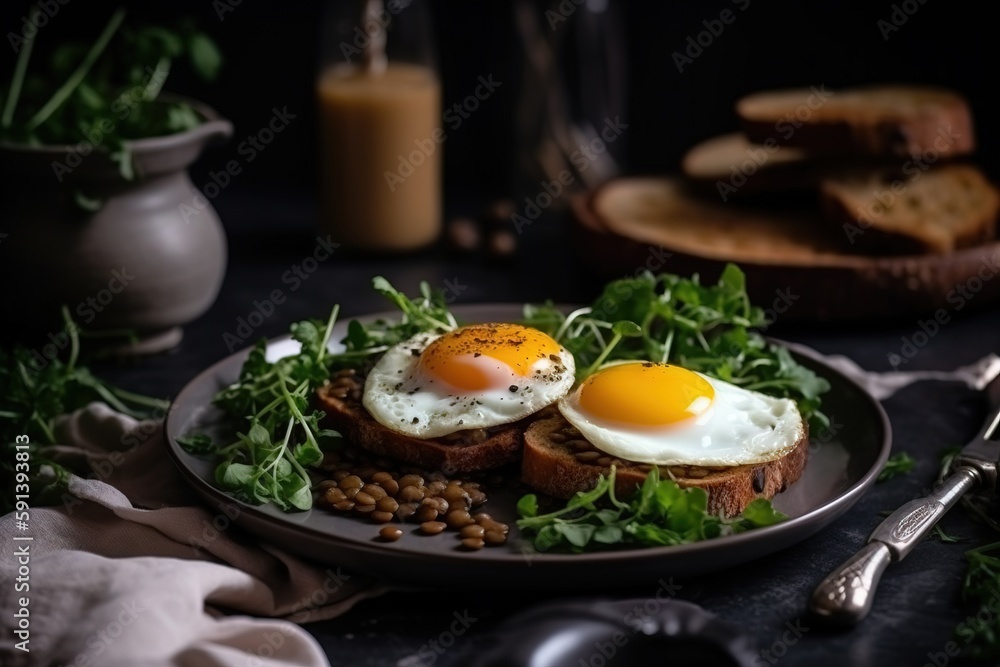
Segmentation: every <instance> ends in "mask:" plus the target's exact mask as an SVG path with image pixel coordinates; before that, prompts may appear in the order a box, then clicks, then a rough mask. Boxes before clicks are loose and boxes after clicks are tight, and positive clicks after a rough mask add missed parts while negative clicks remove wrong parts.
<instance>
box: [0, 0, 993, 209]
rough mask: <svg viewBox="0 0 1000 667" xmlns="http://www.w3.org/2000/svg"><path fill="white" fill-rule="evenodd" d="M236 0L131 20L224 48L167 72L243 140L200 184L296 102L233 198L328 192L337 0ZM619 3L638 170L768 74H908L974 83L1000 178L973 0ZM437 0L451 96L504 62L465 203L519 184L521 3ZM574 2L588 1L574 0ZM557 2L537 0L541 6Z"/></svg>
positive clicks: (983, 155) (49, 33)
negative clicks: (330, 28)
mask: <svg viewBox="0 0 1000 667" xmlns="http://www.w3.org/2000/svg"><path fill="white" fill-rule="evenodd" d="M230 1H235V0H217V1H216V2H214V3H213V2H210V1H208V0H175V1H172V2H170V3H151V2H138V1H132V2H125V3H124V4H125V5H126V6H128V7H129V9H130V15H129V18H128V19H127V20H129V21H138V20H148V21H154V22H159V21H164V22H170V21H171V20H174V19H176V18H177V17H180V16H194V17H196V18H197V19H198V20H199V22H200V24H201V26H202V28H203V29H204V30H205V31H206V32H208V33H209V34H210V35H211V36H212V37H214V38H215V39H216V40H217V42H218V43H219V45H220V46H221V49H222V52H223V54H224V55H225V58H226V62H225V66H224V69H223V71H222V74H221V76H220V78H219V80H218V81H217V82H216V83H214V84H205V83H202V82H200V81H198V80H196V79H194V78H193V77H191V76H190V73H189V72H188V71H187V70H186V69H184V68H180V67H175V68H174V72H173V73H172V74H171V78H170V79H169V81H168V83H167V88H168V89H171V90H174V91H179V92H183V93H184V94H187V95H190V96H192V97H196V98H199V99H202V100H204V101H205V102H207V103H208V104H210V105H211V106H213V107H215V108H216V109H217V110H218V111H219V112H221V113H222V114H223V115H224V116H226V117H227V118H229V119H231V120H232V121H233V122H234V124H235V126H236V133H235V135H234V138H233V140H232V141H231V142H229V143H228V144H227V145H224V146H222V147H219V148H216V149H215V150H214V151H212V152H210V153H209V154H208V155H207V156H206V157H205V158H203V159H202V160H200V161H199V162H198V164H197V165H196V166H195V167H194V169H193V170H192V175H193V178H194V181H195V183H196V184H198V185H202V184H204V182H206V179H207V177H208V172H209V171H211V170H218V169H219V167H221V166H222V165H224V164H225V162H226V161H227V160H229V159H233V158H236V157H238V155H237V153H236V150H237V146H238V145H239V142H240V141H242V140H243V139H244V138H246V136H247V135H248V134H250V133H252V132H253V133H255V132H256V131H257V130H259V129H260V128H262V127H264V125H265V124H266V122H267V121H268V119H269V118H270V116H271V113H272V111H271V110H272V108H274V107H277V108H279V109H280V108H283V107H287V108H288V111H289V112H291V113H295V114H298V117H297V118H296V119H295V121H294V122H293V123H292V124H291V125H290V127H289V128H288V129H287V130H285V131H284V132H283V133H282V134H281V135H279V137H278V138H277V139H276V140H275V141H274V142H273V143H272V144H271V145H269V146H268V147H267V150H266V151H265V152H264V153H262V154H261V155H260V157H259V158H258V159H257V160H255V161H254V162H253V163H252V164H249V165H246V169H245V170H244V172H243V173H241V174H240V175H239V177H238V179H237V182H235V183H234V187H232V188H227V189H225V190H224V191H223V193H222V194H221V195H220V196H219V198H220V199H225V198H228V197H234V196H238V195H239V193H240V192H241V191H246V190H253V191H256V192H260V191H262V190H264V191H275V192H277V191H283V192H289V191H291V192H295V193H296V194H298V193H314V192H315V191H316V188H317V187H318V184H317V176H316V175H317V169H316V166H317V161H318V157H317V152H316V114H315V99H314V95H313V81H314V77H315V75H316V71H317V68H318V65H319V57H318V53H319V45H320V40H321V37H322V36H321V34H320V33H321V29H320V24H321V16H322V13H323V8H324V3H321V2H292V1H290V0H285V1H283V2H275V1H273V0H242V1H240V2H239V4H237V5H236V6H235V7H232V8H231V11H225V12H222V13H221V14H220V12H219V9H218V8H219V7H220V6H228V5H227V3H228V2H230ZM335 1H336V0H335ZM340 1H341V2H343V1H347V2H351V1H352V0H340ZM415 1H416V2H423V1H425V0H415ZM591 1H592V4H595V5H596V4H602V3H601V2H593V0H591ZM53 2H55V0H53ZM609 2H610V12H609V13H604V14H600V15H598V17H597V19H596V21H597V22H598V23H600V24H602V25H604V26H605V29H606V30H607V31H608V34H609V35H610V36H611V38H612V42H613V43H615V42H616V43H618V44H620V46H621V48H622V51H623V53H624V58H625V61H626V62H627V63H628V74H629V78H628V81H627V86H626V90H627V95H626V98H625V99H623V100H616V101H614V102H615V103H617V104H620V105H621V106H622V108H624V109H625V110H626V111H625V113H624V114H623V118H622V120H623V121H625V122H627V123H628V124H629V130H628V133H627V136H626V137H625V139H626V142H624V143H623V144H622V145H621V146H616V149H619V148H620V149H622V150H624V156H623V157H624V168H625V169H626V170H627V171H629V172H633V173H635V172H665V171H672V170H676V168H677V165H678V161H679V159H680V156H681V155H682V154H683V151H684V150H685V149H686V148H688V147H689V146H691V145H693V144H694V143H696V142H697V141H699V140H701V139H704V138H706V137H708V136H711V135H713V134H718V133H721V132H724V131H730V130H733V129H735V128H736V121H735V118H734V116H733V113H732V106H733V102H734V101H735V100H736V99H737V98H738V97H739V96H740V95H742V94H745V93H748V92H751V91H754V90H758V89H761V88H767V87H783V86H809V85H820V84H823V85H825V86H827V87H832V88H837V87H843V86H850V85H856V84H864V83H877V82H893V81H898V82H923V83H933V84H940V85H944V86H948V87H952V88H954V89H956V90H958V91H960V92H961V93H963V94H965V95H966V96H968V98H969V99H970V101H971V103H972V107H973V110H974V114H975V120H976V129H977V133H978V137H979V145H980V151H979V153H980V155H979V157H980V159H981V161H982V162H983V163H984V164H985V166H986V167H987V170H988V171H989V172H990V173H991V174H992V175H993V176H996V173H997V167H998V164H1000V163H998V158H997V154H998V151H997V142H998V136H997V131H996V129H995V126H994V125H993V124H991V123H990V122H989V119H990V118H991V117H992V115H993V113H992V111H991V103H992V99H993V97H992V96H993V88H994V86H995V84H994V78H995V77H994V76H993V75H992V74H991V71H992V69H993V67H994V66H995V64H996V63H997V50H996V25H995V23H994V22H993V21H992V20H990V17H989V15H986V14H983V12H984V11H985V10H981V9H979V7H978V6H977V5H975V4H973V3H971V2H947V3H946V2H938V1H934V0H929V1H927V0H925V4H920V2H918V0H909V1H908V2H907V3H902V4H906V8H905V9H909V10H910V11H912V12H913V13H912V16H908V18H907V20H906V22H905V24H903V25H902V26H901V27H900V28H899V30H895V31H893V32H891V34H889V36H888V39H884V38H883V34H882V31H881V30H880V28H879V26H878V21H879V20H880V19H884V20H888V19H889V18H890V15H891V14H892V13H893V8H894V6H895V7H899V8H900V9H903V7H902V4H901V3H898V2H897V3H892V2H888V1H881V0H880V1H876V2H872V1H856V2H767V3H765V2H763V0H741V1H740V2H739V3H738V4H737V3H735V2H730V1H729V0H726V1H724V2H720V1H719V0H710V1H702V2H693V1H689V2H669V3H665V2H654V1H641V0H628V1H622V0H609ZM119 4H122V3H115V2H106V1H103V0H102V1H92V0H71V1H70V2H68V3H67V4H66V5H60V6H59V12H58V14H57V15H56V16H55V17H54V18H53V19H52V20H51V21H50V22H49V24H48V25H46V26H45V27H44V28H43V29H42V32H41V35H40V37H39V41H38V42H37V43H36V54H35V56H34V57H37V56H38V54H40V53H44V51H45V49H46V47H47V46H50V45H51V44H53V43H55V42H57V41H58V40H59V39H60V38H63V37H66V36H70V35H74V36H82V37H88V36H89V37H90V38H93V37H95V36H96V35H97V33H98V32H99V31H100V29H101V27H102V26H103V25H104V23H105V21H106V20H107V18H108V16H109V15H110V14H111V12H112V11H113V9H114V8H115V7H116V6H118V5H119ZM431 4H432V8H433V15H434V20H435V24H436V32H437V44H438V51H439V53H438V56H439V58H438V64H439V67H440V71H441V74H442V80H443V84H444V91H443V98H444V99H443V103H444V105H445V107H448V106H450V105H451V104H453V103H454V102H457V101H459V100H461V99H462V98H464V97H465V96H467V95H468V94H470V93H471V92H472V90H473V89H474V88H475V86H476V79H477V77H478V76H479V75H487V74H490V73H492V74H493V75H494V78H495V79H496V80H499V81H501V82H502V84H503V85H502V86H501V87H500V88H499V89H498V91H497V93H496V94H495V96H494V97H491V98H490V99H489V100H487V101H486V102H485V103H483V104H482V105H481V107H480V109H479V110H477V111H476V112H475V113H473V114H472V115H471V117H470V118H469V119H468V120H467V121H466V122H464V123H463V125H462V126H461V128H459V129H458V130H457V131H455V132H453V133H451V134H450V136H449V140H448V141H447V142H446V144H445V165H446V168H445V169H446V174H445V175H446V192H447V193H448V196H447V199H448V201H449V202H450V203H451V204H452V208H454V206H455V204H456V202H476V203H478V202H480V201H485V200H487V199H488V198H491V197H494V196H498V195H507V194H512V193H514V190H513V189H516V188H515V185H514V184H513V183H512V179H511V176H512V173H513V171H514V162H513V151H514V149H515V147H516V142H515V130H514V109H515V103H516V99H517V96H518V93H519V89H518V86H519V80H520V76H519V72H520V71H521V69H520V68H521V65H522V63H521V58H520V47H519V44H518V41H517V40H516V39H515V36H514V31H513V26H514V21H513V10H512V4H511V3H510V2H503V1H501V2H494V1H485V0H432V2H431ZM556 4H558V3H556ZM565 4H566V6H570V7H572V6H574V5H573V4H572V2H571V0H566V2H565ZM545 6H546V5H545V4H544V3H542V2H539V3H538V7H539V12H541V11H543V8H544V7H545ZM742 6H745V7H746V9H745V10H744V11H741V10H740V7H742ZM727 8H728V9H731V10H732V11H733V12H734V14H735V15H736V19H735V21H733V22H732V23H731V24H730V25H727V26H725V27H724V30H723V32H722V33H721V34H720V35H719V36H718V37H714V38H713V41H712V43H711V44H710V45H709V46H708V47H707V48H706V49H705V50H704V53H702V54H701V55H700V56H698V57H697V58H695V59H694V62H693V63H689V64H687V65H686V66H685V67H684V71H683V72H678V70H677V66H676V65H675V63H674V60H673V58H672V54H673V53H674V52H675V51H681V52H683V50H684V49H685V48H687V46H688V42H687V39H688V37H697V35H698V33H699V32H702V31H704V30H705V26H704V25H703V23H702V22H703V21H706V20H713V19H717V18H718V17H719V15H720V13H721V12H722V11H723V10H724V9H727ZM914 9H916V11H913V10H914ZM26 11H27V3H25V2H21V1H19V0H12V1H10V2H5V3H3V8H2V9H0V12H2V14H0V17H2V25H3V26H4V34H5V36H6V34H7V33H8V32H9V31H11V30H14V31H17V30H18V29H19V27H20V25H21V17H22V16H23V15H24V14H25V13H26ZM405 11H406V10H404V13H403V14H401V16H402V17H403V18H404V19H405ZM584 11H585V9H584V8H581V9H580V10H579V11H578V12H574V13H573V14H572V15H570V17H569V19H568V20H567V21H565V22H560V23H559V24H558V26H557V31H559V32H561V33H562V32H565V34H566V39H572V34H573V32H574V31H575V30H576V26H577V23H576V22H577V21H579V19H580V16H582V14H583V13H584ZM220 16H221V18H220ZM543 27H546V28H547V25H545V24H544V23H543ZM5 41H6V40H5ZM579 48H581V49H586V48H588V45H587V44H581V45H579ZM13 62H14V53H13V51H12V50H11V49H0V75H2V76H0V79H3V80H6V79H8V78H9V73H10V71H11V70H12V68H13ZM217 203H218V202H217Z"/></svg>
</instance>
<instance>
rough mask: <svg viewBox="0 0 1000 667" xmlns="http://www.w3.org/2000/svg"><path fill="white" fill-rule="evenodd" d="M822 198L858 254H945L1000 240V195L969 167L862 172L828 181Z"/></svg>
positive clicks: (822, 190)
mask: <svg viewBox="0 0 1000 667" xmlns="http://www.w3.org/2000/svg"><path fill="white" fill-rule="evenodd" d="M820 197H821V200H822V204H823V208H824V210H825V211H826V213H827V216H828V217H829V218H830V219H831V220H833V221H835V222H837V223H838V224H840V225H841V226H842V227H843V230H844V232H845V233H846V236H847V238H848V239H849V240H850V241H851V242H852V243H853V244H855V245H856V246H857V247H858V248H863V249H865V250H868V251H876V252H882V253H894V254H919V253H937V254H944V253H949V252H952V251H954V250H957V249H959V248H965V247H969V246H973V245H977V244H979V243H981V242H983V241H986V240H988V239H992V238H995V236H996V222H997V213H998V211H1000V193H998V191H997V189H996V188H995V187H994V186H993V185H992V184H991V183H990V182H989V181H988V180H987V179H986V177H985V176H984V175H983V173H982V172H981V171H979V169H977V168H976V167H974V166H972V165H969V164H946V165H942V166H940V167H936V168H932V169H929V170H927V171H924V172H922V171H919V170H918V169H916V168H914V169H913V170H912V173H907V172H899V171H895V170H874V171H867V170H859V171H856V172H855V173H853V174H852V175H848V176H841V177H838V178H831V179H826V180H824V181H823V182H822V183H821V184H820Z"/></svg>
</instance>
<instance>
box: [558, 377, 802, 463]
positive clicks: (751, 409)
mask: <svg viewBox="0 0 1000 667" xmlns="http://www.w3.org/2000/svg"><path fill="white" fill-rule="evenodd" d="M699 375H701V374H700V373H699ZM701 377H703V378H705V380H707V381H708V383H709V384H711V385H712V387H713V388H714V389H715V400H714V401H713V403H712V406H711V407H710V408H709V409H708V410H707V411H706V412H705V413H703V414H701V415H699V416H698V417H697V418H692V419H688V420H685V421H682V422H678V423H676V424H672V425H670V426H666V427H648V426H637V425H634V424H624V423H613V422H611V421H608V420H603V419H599V418H594V417H593V416H591V415H588V414H587V412H586V410H584V409H583V408H582V407H581V406H580V395H579V391H575V392H573V393H572V394H570V395H568V396H566V397H565V398H563V399H561V400H560V401H559V411H560V412H561V413H562V415H563V417H565V418H566V421H568V422H569V423H571V424H572V425H573V426H575V427H576V428H577V430H579V431H580V434H581V435H583V437H584V438H586V439H587V440H588V441H589V442H590V443H591V444H592V445H594V447H596V448H597V449H600V450H601V451H603V452H605V453H607V454H610V455H611V456H615V457H618V458H620V459H623V460H626V461H634V462H637V463H650V464H655V465H693V466H711V467H730V466H738V465H746V464H750V463H765V462H767V461H774V460H776V459H779V458H781V457H782V456H784V455H786V454H787V453H788V452H790V451H791V450H792V449H794V447H795V444H796V443H797V442H798V441H799V440H800V439H801V438H802V436H803V434H804V429H805V425H804V423H803V421H802V416H801V415H800V414H799V410H798V408H797V407H796V405H795V401H793V400H791V399H787V398H774V397H771V396H765V395H764V394H761V393H758V392H755V391H748V390H746V389H742V388H740V387H737V386H735V385H732V384H729V383H728V382H723V381H722V380H716V379H714V378H710V377H708V376H706V375H701Z"/></svg>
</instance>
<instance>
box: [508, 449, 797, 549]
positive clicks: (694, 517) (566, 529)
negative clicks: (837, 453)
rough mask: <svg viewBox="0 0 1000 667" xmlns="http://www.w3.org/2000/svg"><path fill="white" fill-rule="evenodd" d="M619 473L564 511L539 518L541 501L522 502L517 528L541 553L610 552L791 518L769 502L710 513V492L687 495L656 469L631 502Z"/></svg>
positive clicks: (528, 497)
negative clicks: (727, 514) (731, 513)
mask: <svg viewBox="0 0 1000 667" xmlns="http://www.w3.org/2000/svg"><path fill="white" fill-rule="evenodd" d="M616 475H617V471H616V469H615V467H614V466H612V467H611V470H610V472H609V473H608V475H607V477H605V476H603V475H602V476H601V477H600V479H599V480H598V482H597V485H596V486H595V487H594V488H593V489H590V490H589V491H581V492H578V493H577V494H576V495H574V496H573V497H572V498H570V499H569V500H568V501H567V502H566V504H565V505H564V506H563V507H560V508H559V509H556V510H554V511H552V512H550V513H548V514H539V513H538V498H537V497H536V496H535V495H534V494H528V495H526V496H522V497H521V499H520V500H519V501H518V503H517V511H518V515H519V516H520V517H521V519H519V520H518V522H517V526H518V528H520V529H521V531H522V532H523V533H524V534H525V535H526V536H527V537H529V538H530V539H531V541H532V546H533V547H534V548H535V550H537V551H570V552H575V553H579V552H582V551H585V550H595V549H610V548H616V547H628V546H634V545H643V546H670V545H677V544H689V543H691V542H697V541H700V540H706V539H711V538H715V537H719V536H720V535H728V534H733V533H738V532H742V531H744V530H747V529H749V528H755V527H760V526H770V525H773V524H776V523H780V522H781V521H784V520H785V519H787V518H788V517H787V516H785V515H784V514H782V513H781V512H778V511H777V510H775V509H774V508H773V507H772V506H771V502H770V501H769V500H767V499H765V498H758V499H756V500H754V501H753V502H751V503H750V505H749V506H748V507H747V508H746V510H744V511H743V513H742V514H741V515H740V516H739V517H736V518H732V519H727V518H724V517H722V516H719V515H716V514H712V513H710V512H709V511H708V493H706V492H705V490H704V489H699V488H688V489H682V488H681V487H680V486H678V484H677V483H676V482H675V481H673V480H672V479H660V474H659V470H658V468H657V467H655V466H654V467H653V469H652V470H650V472H649V474H648V475H647V476H646V479H645V480H644V481H643V483H642V485H641V486H640V487H639V488H638V490H637V491H636V493H635V495H634V496H633V497H632V498H631V499H630V500H629V501H627V502H626V501H623V500H621V499H619V498H618V497H617V496H616V494H615V485H616Z"/></svg>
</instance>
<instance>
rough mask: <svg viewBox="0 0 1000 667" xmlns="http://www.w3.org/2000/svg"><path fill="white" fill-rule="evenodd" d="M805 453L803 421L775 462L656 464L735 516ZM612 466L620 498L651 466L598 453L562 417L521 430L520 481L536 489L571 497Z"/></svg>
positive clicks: (786, 480) (795, 468)
mask: <svg viewBox="0 0 1000 667" xmlns="http://www.w3.org/2000/svg"><path fill="white" fill-rule="evenodd" d="M808 452H809V428H808V426H807V425H806V424H805V422H803V424H802V431H801V435H800V437H799V438H798V440H796V442H795V447H794V449H792V450H791V451H790V452H789V453H788V454H786V455H785V456H783V457H781V458H779V459H777V460H774V461H769V462H767V463H756V464H752V465H742V466H736V467H732V468H705V467H700V466H660V475H661V476H662V477H663V478H667V477H672V478H674V479H675V480H676V481H677V483H678V485H680V486H681V487H683V488H688V487H692V486H696V487H699V488H702V489H705V491H707V492H708V510H709V511H710V512H713V513H720V512H721V513H722V514H724V515H725V516H736V515H738V514H740V513H741V512H742V511H743V510H744V509H745V508H746V506H747V505H749V504H750V503H751V502H753V500H754V499H755V498H773V497H774V495H775V494H776V493H779V492H780V491H783V490H785V488H786V487H788V485H789V484H792V483H793V482H795V481H796V480H798V478H799V477H800V476H801V475H802V470H803V469H804V468H805V465H806V458H807V454H808ZM612 465H614V466H615V493H616V494H617V495H618V496H619V497H621V498H628V497H629V496H630V495H632V494H633V493H634V492H635V490H636V488H637V487H638V485H639V484H642V482H643V480H645V479H646V475H648V474H649V471H650V470H651V468H652V467H651V466H650V465H648V464H639V463H634V462H629V461H622V460H620V459H616V458H614V457H612V456H608V455H607V454H605V453H604V452H601V451H600V450H598V449H597V448H595V447H594V446H593V445H591V444H590V443H589V442H587V441H586V440H585V439H584V438H583V437H582V436H581V435H580V432H579V431H577V430H576V429H575V428H574V427H573V426H572V425H571V424H570V423H569V422H567V421H566V420H565V419H564V418H563V417H562V415H556V416H553V417H548V418H545V419H540V420H538V421H536V422H534V423H533V424H532V425H531V426H529V427H528V430H527V431H526V432H525V434H524V457H523V458H522V459H521V480H522V481H523V482H524V483H525V484H527V485H528V486H530V487H531V488H533V489H535V490H536V491H538V492H540V493H545V494H548V495H550V496H555V497H556V498H570V497H572V496H573V494H575V493H576V492H578V491H586V490H588V489H591V488H593V486H594V484H596V483H597V479H598V477H599V476H600V475H607V474H608V472H609V471H610V469H611V466H612Z"/></svg>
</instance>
